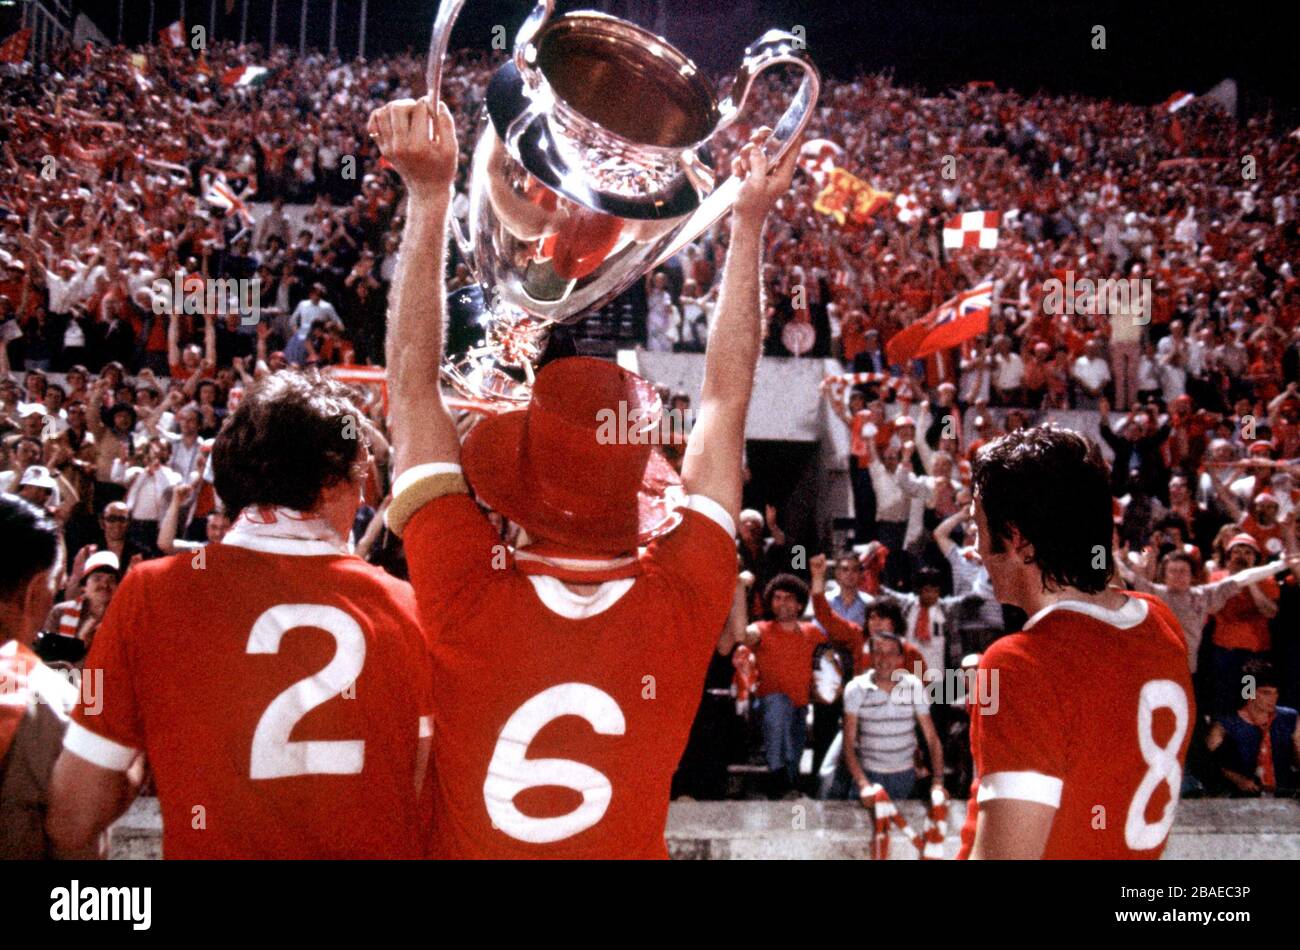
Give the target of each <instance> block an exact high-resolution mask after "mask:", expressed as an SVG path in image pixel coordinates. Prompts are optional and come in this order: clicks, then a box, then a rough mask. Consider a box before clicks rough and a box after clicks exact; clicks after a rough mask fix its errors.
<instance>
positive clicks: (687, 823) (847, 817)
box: [110, 798, 1300, 861]
mask: <svg viewBox="0 0 1300 950" xmlns="http://www.w3.org/2000/svg"><path fill="white" fill-rule="evenodd" d="M902 812H903V816H904V817H905V818H906V819H907V821H908V823H909V824H910V825H911V826H912V827H913V828H915V829H916V830H917V831H920V830H921V829H922V827H923V826H924V820H925V814H924V806H923V803H921V802H904V803H903V805H902ZM965 820H966V803H965V802H964V801H954V802H951V803H950V804H949V818H948V838H947V841H946V843H945V856H946V857H949V858H951V857H954V856H955V855H956V853H957V846H958V837H959V835H960V833H961V826H962V823H963V822H964V821H965ZM665 838H666V840H667V842H668V851H669V854H670V855H672V857H673V858H676V859H683V860H691V859H694V860H744V859H773V858H775V859H796V860H844V859H852V860H863V859H867V858H869V857H870V848H871V828H870V823H869V822H868V820H867V812H866V810H865V809H863V808H862V806H861V805H859V804H857V803H856V802H819V801H813V800H811V799H797V800H792V801H781V802H765V801H764V802H740V801H727V802H692V801H676V802H674V803H673V804H672V806H671V807H670V808H669V810H668V829H667V832H666V834H665ZM161 846H162V819H161V817H160V816H159V813H158V800H157V799H155V798H142V799H140V800H138V801H136V802H135V804H133V805H132V806H131V809H130V810H129V811H128V812H127V813H126V815H124V816H123V817H122V819H121V820H120V821H119V822H118V823H117V824H116V825H115V826H114V827H113V831H112V845H111V849H110V856H111V857H113V858H115V859H156V858H158V857H160V855H161ZM889 850H890V860H907V861H911V860H915V859H916V849H915V848H913V847H912V845H911V844H910V843H909V842H908V841H907V840H906V839H905V838H903V837H902V836H901V835H899V834H894V835H893V838H892V840H891V843H890V849H889ZM1164 856H1165V858H1166V859H1167V860H1180V859H1193V858H1196V859H1202V858H1208V859H1220V858H1221V859H1236V860H1247V859H1256V860H1257V859H1261V858H1262V859H1267V860H1297V859H1300V801H1296V800H1295V799H1191V800H1188V801H1185V802H1183V803H1182V804H1181V805H1180V806H1179V808H1178V817H1177V820H1176V821H1175V822H1174V827H1173V831H1172V832H1170V836H1169V845H1168V847H1167V848H1166V849H1165V855H1164Z"/></svg>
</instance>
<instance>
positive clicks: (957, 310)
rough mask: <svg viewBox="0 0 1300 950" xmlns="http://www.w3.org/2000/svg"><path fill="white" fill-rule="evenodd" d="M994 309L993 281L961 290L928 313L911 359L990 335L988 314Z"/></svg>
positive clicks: (922, 322)
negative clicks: (983, 335) (922, 334)
mask: <svg viewBox="0 0 1300 950" xmlns="http://www.w3.org/2000/svg"><path fill="white" fill-rule="evenodd" d="M992 310H993V282H992V281H985V282H984V283H982V284H978V285H976V286H974V287H972V288H971V289H970V290H965V291H962V292H961V293H959V294H958V295H957V296H956V297H953V298H952V299H951V300H949V301H947V302H945V303H943V304H941V305H940V306H939V307H938V308H936V309H935V310H932V311H931V312H930V313H928V314H926V316H925V319H923V320H921V321H920V323H921V324H922V325H923V326H925V328H926V330H927V332H926V334H925V336H924V337H923V338H922V339H921V341H920V343H919V344H918V345H917V347H916V350H915V352H913V353H912V354H911V357H910V359H920V358H921V357H923V356H929V355H930V354H931V353H937V352H939V351H940V350H947V349H951V348H952V347H954V346H960V345H961V344H962V343H965V342H966V341H967V340H973V339H974V338H975V337H977V336H979V335H980V334H981V333H987V332H988V329H989V314H990V313H991V312H992ZM908 329H911V328H910V327H909V328H908ZM904 332H906V331H904Z"/></svg>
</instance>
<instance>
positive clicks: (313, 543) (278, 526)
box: [221, 508, 352, 557]
mask: <svg viewBox="0 0 1300 950" xmlns="http://www.w3.org/2000/svg"><path fill="white" fill-rule="evenodd" d="M221 543H222V544H227V545H230V546H231V547H236V548H246V549H247V550H249V551H260V552H262V553H263V554H290V555H298V556H307V557H319V556H321V555H330V554H333V555H340V554H341V555H347V554H351V553H352V551H351V543H350V542H349V541H344V540H343V539H342V538H340V537H339V536H338V535H337V534H336V533H335V531H334V529H333V528H331V527H330V526H329V525H328V524H327V523H326V522H325V521H324V520H322V519H320V518H313V517H309V516H307V515H304V514H303V513H302V512H299V511H292V510H291V509H289V508H245V509H244V510H243V511H242V512H240V515H239V518H238V519H237V520H236V521H235V523H234V524H233V525H232V526H231V528H230V530H229V531H227V532H226V535H225V537H223V538H222V539H221Z"/></svg>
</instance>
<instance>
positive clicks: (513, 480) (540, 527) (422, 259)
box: [370, 100, 796, 858]
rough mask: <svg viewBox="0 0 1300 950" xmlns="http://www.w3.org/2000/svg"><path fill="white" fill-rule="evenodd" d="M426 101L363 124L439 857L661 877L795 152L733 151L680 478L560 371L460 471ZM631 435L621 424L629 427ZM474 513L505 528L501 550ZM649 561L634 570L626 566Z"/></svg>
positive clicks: (441, 126)
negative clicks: (564, 863) (382, 173)
mask: <svg viewBox="0 0 1300 950" xmlns="http://www.w3.org/2000/svg"><path fill="white" fill-rule="evenodd" d="M431 118H434V116H433V110H432V108H431V106H430V105H429V103H428V101H427V100H422V101H419V102H414V101H410V100H405V101H399V102H394V103H390V104H389V105H387V106H385V107H383V108H381V109H379V110H377V111H376V112H375V113H374V114H373V115H372V117H371V123H370V129H371V132H372V133H373V134H374V135H375V137H376V138H377V140H378V142H379V146H380V148H381V150H382V151H383V154H384V155H385V157H386V158H388V160H389V161H390V162H392V164H393V166H394V167H395V168H396V169H397V170H398V172H399V173H400V174H401V175H402V177H403V179H404V180H405V182H406V185H407V189H408V192H409V194H410V210H409V214H408V217H407V222H406V233H405V236H404V237H403V240H402V249H403V250H402V262H401V267H400V269H399V272H398V276H397V278H396V280H395V282H394V286H393V292H392V295H391V297H390V301H391V308H390V313H389V332H388V367H389V374H390V375H389V379H390V380H391V392H390V397H391V399H392V408H393V416H394V431H395V435H396V448H395V454H396V468H397V480H396V482H395V484H394V492H393V501H392V504H391V505H390V507H389V509H388V522H389V525H390V527H391V528H392V529H393V530H394V531H395V532H398V533H400V534H401V535H402V537H403V540H404V542H405V547H406V556H407V560H408V563H409V565H410V571H411V581H412V584H413V586H414V587H415V591H416V597H417V600H418V602H419V607H420V611H421V619H422V623H423V624H424V626H425V630H426V632H427V634H428V635H429V637H430V639H431V640H432V645H433V650H434V684H435V687H434V688H435V695H436V700H437V702H436V714H435V726H434V735H435V741H434V759H435V776H436V789H435V807H434V844H435V847H434V850H435V854H437V855H438V856H444V857H455V858H470V857H472V858H500V857H506V858H598V857H599V858H613V857H625V858H654V857H659V858H662V857H666V856H667V849H666V847H665V844H664V837H663V832H664V825H665V822H666V819H667V812H668V798H669V788H670V783H671V779H672V774H673V771H674V770H675V768H676V766H677V762H678V760H679V758H680V756H681V753H682V750H683V748H684V747H685V745H686V740H687V736H688V734H689V732H690V728H691V722H692V719H693V717H694V715H695V710H696V707H697V706H698V704H699V698H700V695H701V691H702V689H703V686H704V676H705V671H706V669H707V667H708V665H709V658H710V655H711V653H712V651H713V650H714V648H715V646H716V644H717V643H718V641H719V634H720V632H721V631H722V628H723V625H724V622H725V621H726V619H727V615H728V612H729V610H730V609H731V606H732V602H733V595H734V592H735V586H736V551H735V543H734V540H733V539H734V534H735V527H734V525H735V521H736V518H737V517H738V513H739V509H740V502H741V466H742V450H743V445H744V427H745V416H746V412H747V409H748V405H749V397H750V392H751V390H752V387H753V378H754V370H755V366H756V364H757V361H758V356H759V351H760V342H761V337H762V329H761V323H762V313H763V310H762V307H761V300H760V290H759V275H760V270H761V268H760V264H761V256H762V251H761V233H762V229H763V222H764V219H765V218H766V215H767V213H768V211H769V210H770V208H771V207H772V205H773V203H774V202H775V201H776V199H777V198H778V197H780V196H781V195H782V194H784V193H785V192H786V191H787V190H788V189H789V187H790V181H791V176H792V174H793V170H794V165H795V157H796V151H795V150H792V151H791V152H790V153H789V158H788V159H787V160H786V161H785V162H783V163H782V165H781V166H780V167H779V168H776V169H774V170H773V171H772V172H771V174H769V173H768V165H767V161H766V158H765V157H764V155H763V153H762V151H761V150H760V149H758V148H757V147H756V144H755V143H751V144H750V145H748V146H746V147H745V148H744V149H743V150H742V152H741V154H740V156H739V157H738V158H737V159H736V161H735V163H734V165H733V171H734V172H735V173H736V174H738V175H740V176H741V177H742V181H743V183H742V185H741V188H740V195H739V199H738V201H737V204H736V205H735V208H734V211H733V215H732V225H731V243H730V250H729V251H728V255H727V263H726V270H725V273H724V277H723V282H722V290H721V297H720V300H719V303H718V308H717V315H716V318H715V323H714V326H713V328H712V330H711V332H710V335H709V346H708V352H707V353H706V356H705V374H704V383H703V388H702V392H701V399H700V408H699V414H698V416H697V421H696V423H695V425H694V428H693V430H692V432H691V434H690V437H689V441H688V443H687V448H686V454H685V457H684V462H683V465H682V472H681V484H682V487H683V488H684V491H685V498H684V500H683V502H682V503H681V504H680V505H679V506H677V507H675V508H672V507H669V506H668V505H666V504H664V502H663V501H662V496H663V490H664V487H665V485H667V484H668V483H669V482H670V481H671V479H672V473H671V471H670V470H668V467H667V465H666V463H665V462H664V461H663V459H662V458H661V457H660V456H659V455H658V454H657V453H654V452H653V451H652V448H653V447H652V445H651V444H650V443H651V442H652V441H653V439H651V438H647V437H646V434H647V433H652V432H653V433H657V430H658V423H659V418H660V411H661V406H660V404H659V399H658V396H657V394H656V392H655V390H654V388H653V387H652V386H651V385H650V384H649V383H647V382H646V381H645V380H643V379H641V378H640V377H638V376H636V375H634V374H632V373H630V372H628V371H626V370H624V369H622V368H620V367H619V366H617V365H615V364H613V363H608V362H604V361H600V360H594V359H584V358H570V359H563V360H558V361H556V362H553V363H551V364H549V365H547V366H545V367H543V368H542V369H541V371H540V372H538V374H537V376H536V382H535V385H534V388H533V393H532V397H531V400H530V401H529V403H528V405H527V407H526V408H523V409H516V410H512V411H509V412H505V413H501V414H498V415H495V416H490V417H487V418H486V419H484V420H483V421H481V422H479V423H478V425H477V426H476V427H475V428H474V429H473V430H472V431H471V432H470V434H469V436H468V438H467V440H466V442H465V445H464V448H463V450H462V447H461V444H460V440H459V438H458V437H457V430H456V425H455V423H454V421H453V419H452V417H451V415H450V413H449V412H448V410H447V407H446V404H445V403H444V401H443V395H442V392H441V390H440V387H439V384H438V378H439V372H438V371H439V365H440V362H441V359H442V349H443V329H444V321H443V310H442V301H443V300H444V294H443V274H444V258H443V255H444V248H445V246H446V238H447V233H446V232H447V215H448V209H449V205H450V198H451V185H452V181H453V179H454V178H455V173H456V157H457V150H456V137H455V129H454V127H453V125H452V121H451V116H450V114H449V113H448V111H447V109H446V107H445V105H440V106H439V109H438V114H437V116H436V120H435V121H436V127H437V135H436V138H435V139H434V140H433V141H431V140H430V137H429V128H430V119H431ZM629 420H631V421H632V424H630V425H628V424H626V423H627V422H628V421H629ZM471 488H472V489H473V492H474V494H475V496H477V499H478V501H479V502H481V503H482V504H484V505H486V506H487V507H489V508H491V509H493V510H495V511H496V512H498V513H499V514H501V515H504V516H505V517H506V518H508V519H509V520H510V521H512V522H514V523H515V524H516V525H518V526H519V528H520V536H519V539H518V541H517V542H516V545H515V547H514V548H513V549H511V548H508V547H507V546H505V545H504V544H502V543H501V540H500V537H499V535H498V534H497V532H496V531H495V530H494V529H493V528H492V525H491V523H490V522H489V520H488V518H487V516H486V515H485V514H484V512H483V511H482V510H480V508H479V507H478V505H476V504H475V500H474V498H471V496H470V494H469V490H470V489H471ZM647 545H648V547H645V549H644V550H641V549H642V547H643V546H647Z"/></svg>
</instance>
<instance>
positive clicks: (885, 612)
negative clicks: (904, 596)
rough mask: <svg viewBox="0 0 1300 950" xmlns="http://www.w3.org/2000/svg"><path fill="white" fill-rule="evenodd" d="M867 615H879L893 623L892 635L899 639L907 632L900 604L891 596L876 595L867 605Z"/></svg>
mask: <svg viewBox="0 0 1300 950" xmlns="http://www.w3.org/2000/svg"><path fill="white" fill-rule="evenodd" d="M867 616H868V617H880V618H882V619H884V620H888V621H889V622H890V623H891V624H892V625H893V630H894V636H895V637H896V638H898V639H899V640H902V639H903V636H904V634H906V633H907V621H906V620H904V619H903V607H902V605H901V604H900V603H899V602H898V601H897V600H895V599H894V598H892V597H877V598H876V599H875V600H873V601H872V602H871V605H870V606H869V607H867Z"/></svg>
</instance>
